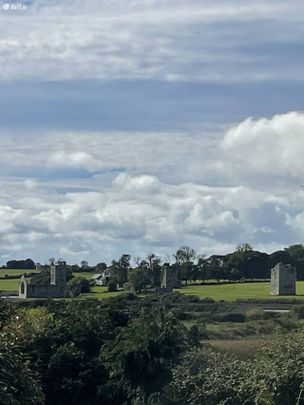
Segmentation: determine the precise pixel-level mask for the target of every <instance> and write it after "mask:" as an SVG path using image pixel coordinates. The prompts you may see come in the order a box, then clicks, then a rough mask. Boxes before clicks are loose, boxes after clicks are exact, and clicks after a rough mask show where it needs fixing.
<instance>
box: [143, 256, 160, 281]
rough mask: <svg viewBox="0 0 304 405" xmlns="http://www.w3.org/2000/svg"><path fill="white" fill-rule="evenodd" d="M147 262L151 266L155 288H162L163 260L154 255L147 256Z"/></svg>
mask: <svg viewBox="0 0 304 405" xmlns="http://www.w3.org/2000/svg"><path fill="white" fill-rule="evenodd" d="M146 260H147V262H148V264H149V270H150V274H151V277H152V280H153V285H154V287H160V277H161V259H160V257H158V256H156V255H155V254H154V253H151V254H149V255H148V256H147V259H146Z"/></svg>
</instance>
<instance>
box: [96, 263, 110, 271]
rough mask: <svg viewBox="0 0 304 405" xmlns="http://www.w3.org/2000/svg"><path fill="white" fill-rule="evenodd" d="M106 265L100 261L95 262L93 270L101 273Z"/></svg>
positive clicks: (105, 268)
mask: <svg viewBox="0 0 304 405" xmlns="http://www.w3.org/2000/svg"><path fill="white" fill-rule="evenodd" d="M107 268H108V266H107V264H106V263H103V262H100V263H97V264H96V266H95V272H96V273H103V272H104V271H105V270H107Z"/></svg>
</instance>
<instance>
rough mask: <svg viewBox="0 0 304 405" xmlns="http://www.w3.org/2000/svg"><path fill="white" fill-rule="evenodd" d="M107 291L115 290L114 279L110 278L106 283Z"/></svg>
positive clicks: (115, 283)
mask: <svg viewBox="0 0 304 405" xmlns="http://www.w3.org/2000/svg"><path fill="white" fill-rule="evenodd" d="M108 291H109V292H114V291H117V282H116V280H110V281H109V284H108Z"/></svg>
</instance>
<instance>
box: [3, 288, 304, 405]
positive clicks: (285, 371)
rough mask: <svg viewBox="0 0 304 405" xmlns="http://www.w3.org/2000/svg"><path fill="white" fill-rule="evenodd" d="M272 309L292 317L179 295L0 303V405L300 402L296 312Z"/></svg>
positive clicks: (300, 338) (302, 354)
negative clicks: (282, 311)
mask: <svg viewBox="0 0 304 405" xmlns="http://www.w3.org/2000/svg"><path fill="white" fill-rule="evenodd" d="M271 305H272V307H273V309H277V310H278V309H291V311H290V313H284V314H281V313H269V312H265V311H264V309H265V308H266V307H267V308H268V309H269V302H267V301H265V302H264V303H263V302H261V301H260V302H259V301H256V302H253V301H243V302H239V303H225V302H215V301H213V300H211V299H205V300H200V299H198V298H197V297H191V296H185V295H181V294H172V295H161V296H158V295H148V296H146V297H143V298H139V297H137V296H135V295H134V294H122V295H120V296H119V297H116V298H110V299H108V300H102V301H98V300H85V301H79V300H78V301H71V300H70V301H69V300H66V301H52V300H50V301H47V300H35V301H23V302H20V301H15V302H13V301H12V302H10V301H4V300H2V301H0V331H1V334H0V336H1V337H0V344H1V346H0V370H1V371H0V386H1V390H0V403H1V404H2V403H3V404H14V405H15V404H16V405H19V404H20V405H21V404H22V405H23V404H28V405H31V404H33V405H34V404H43V403H44V404H46V405H48V404H56V403H58V404H63V405H64V404H71V405H78V404H79V405H80V404H81V405H83V404H86V405H91V404H92V405H93V404H94V405H98V404H103V405H104V404H109V405H115V404H117V405H118V404H125V405H128V404H130V405H138V404H140V405H145V404H147V405H152V404H154V405H162V404H164V405H166V404H167V405H173V404H179V405H186V404H194V405H195V404H207V405H209V404H210V405H211V404H212V405H213V404H230V405H241V404H244V403H246V404H249V405H254V404H259V405H265V404H269V405H270V404H277V405H284V404H286V405H287V404H296V403H298V404H304V400H303V399H301V393H302V387H303V382H304V372H303V370H304V332H303V331H302V322H303V318H304V306H303V305H301V304H299V303H297V302H296V301H294V302H292V301H284V300H281V301H279V300H277V301H274V302H273V303H272V304H271ZM229 342H230V344H229ZM253 342H256V344H252V343H253ZM233 344H234V347H233V350H232V346H233Z"/></svg>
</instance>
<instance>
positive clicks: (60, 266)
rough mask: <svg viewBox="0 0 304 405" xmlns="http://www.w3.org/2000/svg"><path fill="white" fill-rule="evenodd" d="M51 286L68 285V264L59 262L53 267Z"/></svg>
mask: <svg viewBox="0 0 304 405" xmlns="http://www.w3.org/2000/svg"><path fill="white" fill-rule="evenodd" d="M50 284H51V285H57V286H65V285H66V262H58V263H57V264H56V265H52V266H51V283H50Z"/></svg>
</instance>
